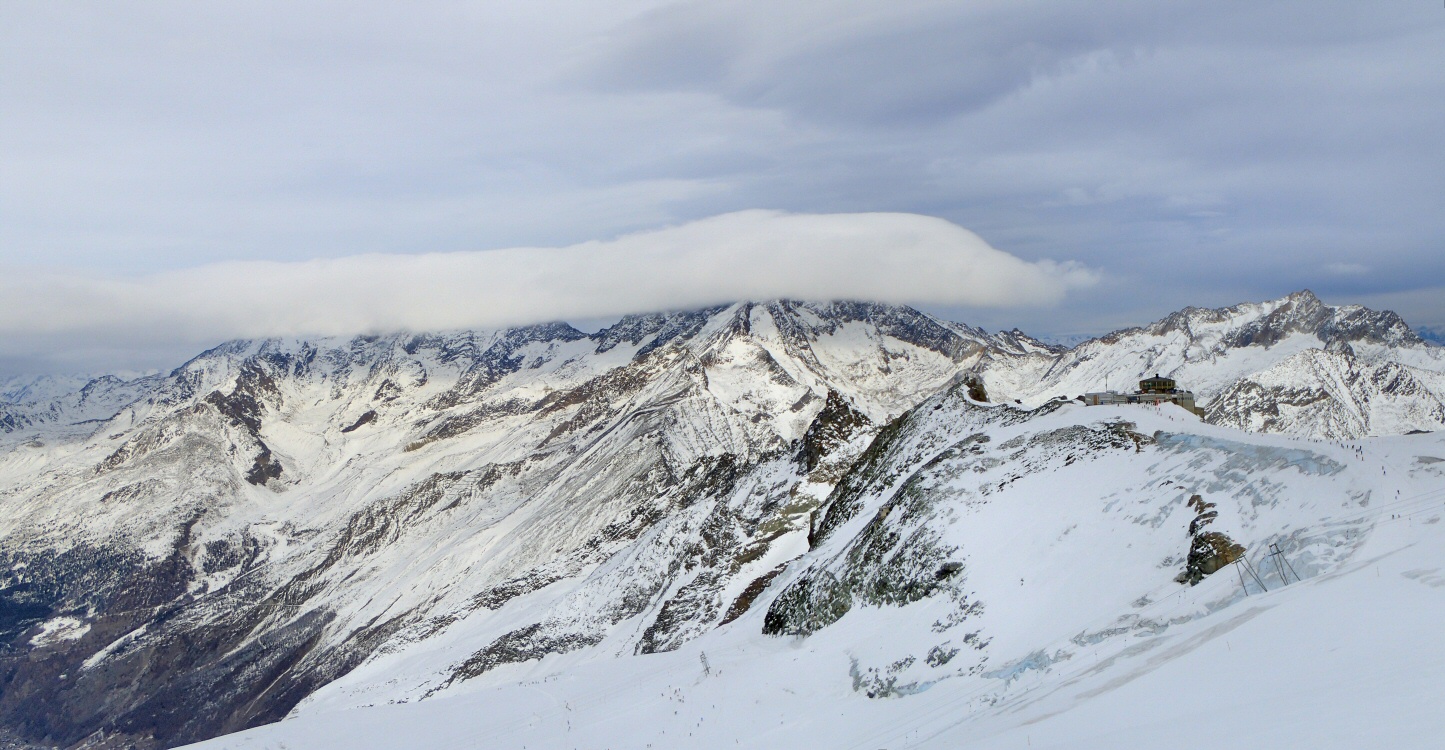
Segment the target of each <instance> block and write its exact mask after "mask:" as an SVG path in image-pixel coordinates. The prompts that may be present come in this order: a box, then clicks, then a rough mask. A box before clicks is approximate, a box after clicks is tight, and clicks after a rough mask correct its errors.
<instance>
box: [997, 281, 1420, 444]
mask: <svg viewBox="0 0 1445 750" xmlns="http://www.w3.org/2000/svg"><path fill="white" fill-rule="evenodd" d="M989 364H992V362H989V363H986V366H985V368H984V369H983V370H982V371H981V373H980V374H981V375H982V378H983V380H984V382H985V383H986V384H987V386H988V391H989V393H997V394H999V395H1000V396H1003V397H1005V398H1007V399H1020V400H1022V401H1023V402H1024V403H1026V404H1031V405H1037V404H1040V403H1043V402H1044V401H1047V400H1049V399H1051V398H1055V397H1057V396H1066V397H1069V398H1072V397H1074V396H1077V395H1079V394H1082V393H1087V392H1091V391H1101V390H1106V389H1113V390H1132V389H1133V388H1134V385H1135V381H1137V380H1138V379H1139V378H1143V377H1149V376H1150V375H1154V374H1160V375H1164V376H1166V377H1171V378H1174V379H1175V380H1176V381H1178V382H1179V383H1180V385H1181V387H1186V388H1189V389H1190V390H1193V391H1194V392H1195V394H1196V399H1197V401H1198V402H1199V404H1200V405H1201V406H1203V407H1205V408H1206V409H1207V418H1208V419H1209V420H1210V421H1211V422H1215V423H1217V424H1227V425H1233V426H1238V427H1244V428H1246V429H1254V430H1259V431H1264V432H1285V433H1290V434H1296V435H1305V436H1314V437H1327V438H1347V439H1348V438H1359V437H1364V436H1367V435H1398V434H1403V433H1406V432H1409V431H1411V430H1438V429H1442V428H1445V410H1442V408H1441V403H1442V401H1445V379H1442V375H1445V348H1441V347H1438V346H1434V345H1431V344H1429V343H1427V342H1425V341H1424V340H1422V339H1421V338H1420V337H1419V336H1417V335H1416V334H1415V333H1414V331H1412V330H1411V329H1410V327H1409V326H1408V325H1406V324H1405V322H1404V321H1403V320H1401V319H1400V317H1399V316H1398V315H1396V314H1394V313H1392V312H1388V311H1385V312H1378V311H1374V310H1369V309H1367V308H1363V307H1360V306H1358V305H1345V306H1330V305H1326V304H1324V303H1323V302H1321V301H1320V300H1319V298H1317V297H1316V296H1315V295H1314V294H1313V293H1311V292H1309V291H1302V292H1296V293H1295V294H1291V295H1289V296H1287V297H1283V298H1280V299H1277V300H1272V301H1269V302H1261V303H1247V304H1241V305H1235V306H1233V307H1227V308H1222V309H1202V308H1195V307H1190V308H1186V309H1184V310H1181V311H1179V312H1177V313H1174V314H1172V315H1169V316H1168V317H1165V318H1164V319H1163V320H1159V321H1157V322H1155V323H1152V324H1150V325H1148V326H1144V327H1142V328H1130V329H1126V330H1122V331H1116V332H1114V333H1111V334H1108V335H1107V336H1102V337H1100V338H1097V339H1092V340H1090V341H1086V342H1084V343H1082V344H1079V345H1078V346H1076V347H1074V348H1072V349H1069V350H1067V351H1064V352H1062V353H1058V354H1057V355H1055V356H1050V355H1048V354H1044V355H1037V356H1033V357H1028V358H1008V359H1006V360H1004V361H1002V362H999V363H998V364H997V365H996V366H992V367H990V366H987V365H989Z"/></svg>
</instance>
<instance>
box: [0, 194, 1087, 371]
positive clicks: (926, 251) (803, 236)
mask: <svg viewBox="0 0 1445 750" xmlns="http://www.w3.org/2000/svg"><path fill="white" fill-rule="evenodd" d="M1096 280H1097V274H1096V273H1095V272H1093V271H1091V270H1089V269H1086V268H1084V267H1082V266H1080V265H1079V264H1077V263H1073V262H1054V261H1034V262H1027V261H1023V260H1020V259H1019V258H1017V257H1015V256H1013V255H1010V254H1008V253H1005V252H1002V251H1000V250H997V249H994V248H993V247H990V246H989V245H988V243H986V242H984V241H983V240H982V239H981V238H980V237H979V236H978V235H976V234H974V233H972V232H970V231H968V230H966V229H964V228H962V227H959V226H957V225H955V224H952V223H950V222H947V221H944V220H942V219H937V218H933V217H928V216H919V215H916V214H897V213H873V214H790V213H784V212H779V211H758V210H755V211H743V212H737V213H731V214H724V215H721V216H715V217H711V218H708V219H703V220H699V221H694V222H690V223H686V224H682V225H680V226H675V227H669V228H665V229H658V230H652V231H646V232H637V233H633V234H628V235H624V236H622V237H619V238H617V239H613V240H608V241H591V242H584V243H580V244H576V245H570V246H567V247H560V248H510V249H503V250H488V251H472V252H453V253H427V254H419V255H403V254H366V255H356V256H350V257H343V258H330V259H319V260H307V261H295V262H279V261H246V262H225V263H215V264H207V265H202V266H198V267H194V268H189V269H184V270H177V271H167V272H162V273H156V274H151V275H146V276H141V277H133V278H123V277H116V276H110V277H100V276H78V275H73V274H56V273H38V272H29V273H27V272H14V273H11V274H8V275H7V276H6V277H5V278H4V279H3V280H0V295H3V296H4V297H5V298H6V299H7V300H9V302H10V304H7V305H6V306H5V307H4V308H0V337H3V338H4V340H6V341H8V342H11V343H10V347H11V349H10V351H6V352H4V353H3V354H4V355H8V356H9V357H11V358H19V357H22V356H25V355H27V354H28V355H29V356H35V355H37V354H38V355H41V356H49V357H52V358H60V357H64V356H66V353H67V352H76V351H87V350H90V349H94V348H96V347H100V348H102V349H106V348H108V349H112V350H114V349H118V348H125V349H129V350H131V351H132V352H135V353H139V352H143V351H147V350H156V351H157V353H160V351H162V350H169V351H175V350H176V347H178V346H186V345H190V346H192V347H195V346H204V345H207V344H211V343H215V342H217V341H220V340H223V339H228V338H251V337H263V336H278V335H334V334H356V333H367V332H377V331H393V330H446V329H457V328H490V327H498V326H507V325H515V324H525V323H537V322H544V321H549V320H565V319H572V320H576V319H583V318H600V317H607V316H616V315H622V314H626V313H632V312H646V311H654V310H675V309H691V308H697V307H702V306H706V305H709V304H714V303H720V302H730V301H734V300H740V299H772V298H779V297H792V298H802V299H864V300H879V301H887V302H897V303H913V304H925V305H947V306H964V307H993V308H999V307H1002V308H1020V307H1041V306H1044V307H1046V306H1053V305H1057V304H1058V303H1059V302H1061V301H1062V300H1063V298H1064V295H1065V294H1066V293H1067V292H1068V291H1070V290H1072V289H1078V288H1082V287H1086V286H1089V285H1091V284H1093V283H1095V281H1096ZM15 342H20V345H19V346H16V343H15ZM128 364H131V365H132V366H134V365H135V364H139V363H128Z"/></svg>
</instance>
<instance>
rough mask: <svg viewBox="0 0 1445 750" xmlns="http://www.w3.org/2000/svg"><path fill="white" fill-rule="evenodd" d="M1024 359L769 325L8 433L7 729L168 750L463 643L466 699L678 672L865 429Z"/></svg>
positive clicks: (1, 556) (404, 367)
mask: <svg viewBox="0 0 1445 750" xmlns="http://www.w3.org/2000/svg"><path fill="white" fill-rule="evenodd" d="M1014 345H1015V344H1014V343H1013V342H1000V341H996V340H995V339H993V338H992V337H989V336H987V335H985V334H982V333H981V332H976V331H973V330H972V329H968V328H966V327H963V326H957V325H943V324H940V323H939V322H938V321H935V320H933V319H931V318H929V317H927V316H924V315H922V314H919V313H916V312H914V311H911V310H907V309H905V308H891V307H884V306H878V305H868V304H853V303H835V304H824V305H808V304H799V303H789V302H776V303H769V304H739V305H734V306H731V307H727V308H719V309H713V310H706V311H700V312H695V313H682V314H674V315H649V316H637V317H631V318H627V319H624V320H622V321H621V322H619V323H618V324H617V325H615V326H613V327H611V328H608V329H606V330H604V331H601V332H599V333H597V334H594V335H592V336H587V335H584V334H582V333H580V332H578V331H576V330H575V329H573V328H571V327H569V326H566V325H561V324H558V325H547V326H534V327H528V328H519V329H513V330H507V331H500V332H490V333H459V334H454V335H417V336H412V335H407V336H391V337H371V338H366V337H363V338H357V339H352V340H328V341H320V342H310V341H282V340H270V341H259V342H234V343H231V344H226V345H224V346H221V347H217V348H216V349H213V350H211V351H209V352H206V353H205V354H203V355H201V356H199V357H197V358H196V359H194V360H192V361H191V362H189V363H187V364H186V365H185V366H183V367H181V368H179V369H178V370H176V371H175V372H174V373H172V374H170V375H169V376H168V377H165V378H161V379H159V380H156V381H153V382H151V381H148V382H147V383H145V384H143V385H144V386H145V392H144V395H142V396H140V397H139V398H137V399H135V400H134V401H132V402H131V403H129V404H128V405H126V406H124V408H121V409H120V410H119V411H117V412H115V413H114V414H113V415H112V416H110V417H109V418H108V419H104V420H101V421H99V422H96V423H91V424H86V425H84V435H85V436H84V437H75V436H74V434H73V431H74V430H76V429H81V427H80V426H77V425H74V424H71V425H64V426H56V425H54V424H52V423H48V422H44V421H43V420H38V419H32V420H30V421H29V422H28V423H27V424H26V425H25V426H24V427H23V428H17V429H13V430H11V431H10V432H9V433H8V434H7V436H6V440H7V444H6V445H5V448H4V450H5V452H4V454H3V456H0V504H3V505H4V508H5V514H4V520H3V522H0V541H3V547H0V570H3V571H4V580H3V581H0V596H3V597H4V598H3V603H4V609H3V611H0V614H3V618H0V629H3V631H4V632H3V634H0V637H3V640H4V641H5V642H6V643H7V644H8V651H9V653H8V654H6V657H4V658H9V659H12V660H13V661H12V662H11V663H12V664H13V665H15V666H14V667H13V669H14V671H13V672H11V673H10V674H9V676H8V678H7V680H6V683H5V684H6V688H5V690H4V693H3V695H0V717H3V720H4V723H5V724H6V725H9V726H16V727H20V728H22V730H23V732H24V733H25V734H26V735H27V736H29V737H32V738H35V737H44V738H48V741H50V742H53V743H55V744H58V745H62V746H64V745H69V744H72V743H75V742H79V741H81V740H82V739H84V738H86V737H90V736H93V735H94V734H95V733H96V732H102V733H103V734H105V735H106V736H112V735H113V736H114V740H113V741H112V740H107V742H111V744H115V745H117V746H119V745H124V744H125V743H132V742H135V743H140V744H146V743H154V744H157V745H171V744H175V743H176V742H178V741H183V740H188V739H198V738H201V737H206V736H211V735H214V734H217V733H219V732H225V731H231V730H234V729H239V728H242V727H245V726H249V725H252V724H256V723H260V722H265V721H271V720H275V719H279V718H281V717H282V716H284V715H285V714H286V712H287V711H289V710H290V709H291V708H292V707H293V706H294V705H295V703H296V702H297V701H298V700H300V699H301V698H303V697H305V696H306V695H307V694H309V693H311V692H312V691H314V690H315V689H317V688H319V687H321V686H322V685H324V684H326V683H328V682H330V681H332V680H334V679H335V678H337V677H339V676H341V675H344V674H345V673H347V672H348V671H349V670H351V669H352V668H354V667H355V666H356V665H357V664H360V663H362V662H363V661H365V660H366V659H368V658H371V657H372V656H373V655H376V654H381V653H385V652H389V651H394V650H397V649H400V648H402V647H403V646H404V645H405V644H408V643H412V642H418V641H425V640H429V639H431V638H433V637H434V636H435V635H436V634H438V633H440V632H444V631H448V629H449V628H450V626H451V625H452V624H453V623H454V622H456V621H457V620H459V619H462V618H470V619H469V622H471V623H472V626H473V627H472V629H471V631H470V632H471V637H472V638H477V639H481V640H482V641H483V642H482V643H480V645H479V646H478V649H479V651H478V653H477V655H476V656H475V658H469V659H465V660H462V661H461V663H458V664H456V665H454V666H453V668H452V670H451V671H450V672H449V673H448V674H446V675H444V676H445V678H446V680H448V681H452V680H464V679H466V678H468V677H471V676H474V675H477V674H481V673H484V672H486V671H488V670H490V669H492V668H494V667H495V666H497V665H499V664H506V663H510V662H515V661H521V660H526V659H530V658H534V657H536V656H539V655H541V654H545V653H550V652H562V651H568V650H572V649H577V648H582V647H585V646H589V645H593V644H597V643H600V642H602V641H603V640H604V639H606V638H608V637H611V636H612V635H613V634H614V631H616V630H617V629H618V628H634V626H635V625H637V623H638V622H642V627H640V628H636V632H633V633H632V635H631V636H630V640H629V641H628V648H629V649H631V650H633V651H636V652H638V653H645V652H649V651H656V650H664V649H668V648H672V647H675V646H676V645H677V644H679V643H681V642H684V641H685V640H687V639H688V638H690V637H692V636H693V635H695V634H696V633H698V632H702V631H705V630H707V629H709V628H711V627H712V626H714V625H716V624H717V623H718V622H720V621H722V620H723V619H725V618H727V617H728V616H729V615H730V614H731V610H730V608H731V607H733V606H734V605H735V603H736V600H737V599H738V598H739V597H740V596H741V595H742V594H743V592H744V590H745V589H747V587H748V586H749V585H751V584H753V583H754V582H755V581H757V580H759V579H761V578H763V577H765V576H766V575H767V574H769V573H770V572H772V571H774V570H775V569H776V568H777V567H778V566H780V565H781V564H782V563H784V562H786V561H787V560H788V559H790V558H792V557H795V556H796V555H798V554H800V553H801V552H802V551H803V549H804V548H805V547H806V538H807V533H808V523H809V518H810V514H811V512H812V511H813V510H814V509H815V508H816V507H817V505H818V503H819V502H820V501H821V500H822V498H823V497H825V496H826V495H827V493H828V491H829V489H830V488H831V486H832V483H833V482H835V481H836V480H837V479H838V477H839V476H840V475H841V474H842V473H843V472H844V471H846V469H847V467H848V465H849V464H850V463H851V457H852V456H855V455H856V454H857V453H859V452H861V451H862V450H863V449H864V448H865V447H866V445H867V442H868V440H869V438H870V437H871V436H872V434H873V433H874V432H876V430H877V429H878V426H879V425H882V424H886V423H887V422H888V421H889V420H891V419H894V418H895V417H897V416H898V415H899V414H901V413H902V412H904V411H906V410H907V409H909V408H911V407H912V406H913V405H914V404H916V403H917V402H918V401H920V400H922V399H923V398H925V397H927V396H928V395H930V394H931V393H934V392H936V391H937V390H938V389H939V388H941V387H944V386H947V385H948V384H950V383H951V382H953V381H954V380H955V378H957V377H959V375H960V373H961V372H963V371H964V370H965V369H966V368H967V367H968V366H969V365H970V363H973V362H975V361H977V359H978V357H979V356H980V353H981V352H982V351H984V350H985V349H988V348H991V347H1005V348H1007V347H1012V346H1014ZM67 403H69V402H67ZM30 413H31V414H34V413H38V412H34V411H32V412H30ZM700 538H701V539H705V540H706V541H705V543H702V542H699V541H698V540H699V539H700ZM541 591H547V592H549V594H548V596H546V597H544V598H538V597H536V596H530V595H533V594H536V593H537V592H541ZM560 592H566V594H567V595H566V596H560V597H559V596H556V594H557V593H560ZM511 602H520V603H523V604H524V605H525V607H526V608H527V609H526V610H525V611H526V614H525V615H521V614H519V613H518V612H517V611H515V608H508V605H509V603H511ZM539 602H546V604H545V605H543V604H541V603H539ZM478 613H480V614H478ZM639 618H644V619H645V621H642V620H639ZM61 675H65V678H64V679H63V680H62V678H61ZM57 686H61V687H57ZM440 686H441V685H440V684H439V685H434V686H432V687H433V688H436V687H440ZM198 707H204V710H200V709H199V708H198Z"/></svg>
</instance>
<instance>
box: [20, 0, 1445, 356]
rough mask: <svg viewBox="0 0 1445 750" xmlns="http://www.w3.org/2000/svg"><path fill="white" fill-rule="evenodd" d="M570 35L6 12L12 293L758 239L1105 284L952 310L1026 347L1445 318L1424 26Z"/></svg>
mask: <svg viewBox="0 0 1445 750" xmlns="http://www.w3.org/2000/svg"><path fill="white" fill-rule="evenodd" d="M558 7H559V6H556V5H548V4H546V3H508V2H495V3H476V4H474V3H451V2H432V1H430V0H419V1H418V2H416V3H408V4H406V5H405V6H397V5H395V4H390V3H379V2H368V1H362V2H354V3H348V4H345V5H327V4H309V3H284V4H282V3H273V4H258V3H246V4H233V5H221V4H202V5H198V4H195V3H186V2H170V3H168V2H156V3H147V4H144V5H140V6H125V7H121V6H106V5H102V4H91V5H75V4H70V5H62V4H17V3H12V4H7V5H4V6H3V7H0V96H3V97H4V101H5V103H6V116H5V117H3V118H0V160H3V163H4V165H5V168H4V169H3V170H0V207H3V212H4V215H3V221H0V263H3V264H7V265H12V266H15V265H24V266H54V267H64V268H75V269H80V270H83V271H88V272H90V273H92V274H93V275H100V276H106V277H118V276H126V275H132V276H133V275H136V274H149V275H156V274H161V273H164V272H166V271H168V270H174V269H177V268H183V267H192V266H197V265H202V264H212V263H218V262H224V261H260V260H269V261H278V262H291V261H298V260H306V259H318V260H319V259H326V258H345V257H349V256H353V255H357V254H365V253H381V254H408V253H452V252H461V251H472V250H481V249H487V248H507V247H515V246H522V245H531V246H567V245H572V244H575V243H580V242H584V241H586V240H588V239H591V238H596V237H611V236H617V235H619V234H623V233H628V232H634V231H638V230H644V229H648V228H653V227H658V226H667V225H673V224H678V223H681V222H686V221H689V220H695V219H701V218H703V217H709V216H714V215H717V214H721V213H727V212H732V211H738V210H744V209H753V208H760V207H761V208H771V209H780V210H785V211H791V212H800V213H837V212H874V211H893V212H908V213H918V214H927V215H932V216H937V217H940V218H942V219H946V220H948V221H950V222H952V223H954V224H957V225H959V226H964V227H968V228H969V229H971V230H973V231H975V232H978V233H979V234H980V235H981V236H983V237H984V238H986V239H987V241H988V242H989V243H990V244H992V245H993V246H995V247H998V248H1001V249H1003V250H1006V251H1007V252H1009V253H1010V254H1012V255H1015V256H1017V257H1019V258H1021V259H1023V260H1025V261H1033V260H1038V259H1043V258H1071V259H1075V260H1078V261H1080V262H1082V263H1083V264H1085V265H1086V266H1088V267H1090V268H1095V269H1098V270H1100V271H1101V273H1102V275H1103V281H1101V283H1100V284H1098V285H1097V286H1095V287H1092V288H1088V289H1080V290H1078V291H1077V292H1076V293H1075V294H1073V295H1071V296H1070V297H1069V298H1068V300H1067V301H1066V303H1065V304H1066V308H1063V309H1065V310H1066V311H1067V312H1066V314H1059V312H1057V311H1052V312H1049V311H1036V310H1033V309H1020V310H1011V311H1006V312H998V311H992V310H989V309H978V308H964V307H959V308H950V309H952V310H953V313H952V314H955V315H956V316H958V317H961V318H963V319H966V320H968V321H969V322H975V323H981V324H987V325H999V326H1003V327H1012V326H1013V325H1019V326H1022V327H1024V328H1025V329H1026V330H1030V331H1031V332H1037V333H1040V334H1048V333H1055V332H1058V333H1069V332H1073V331H1072V330H1069V331H1066V330H1063V329H1064V328H1070V329H1074V328H1086V329H1088V330H1092V331H1098V330H1102V329H1105V328H1107V327H1111V326H1113V325H1116V324H1123V325H1129V324H1136V323H1139V322H1142V321H1145V320H1149V319H1151V318H1153V317H1157V316H1158V315H1160V314H1163V313H1165V312H1168V311H1169V310H1172V309H1175V308H1177V307H1178V306H1180V305H1181V304H1209V305H1214V304H1229V303H1232V302H1237V301H1240V300H1242V299H1262V298H1267V297H1272V296H1276V295H1279V294H1284V293H1288V292H1290V291H1294V290H1296V289H1299V288H1301V287H1305V286H1308V287H1311V288H1313V289H1315V291H1317V292H1319V293H1321V294H1323V295H1325V296H1326V297H1327V299H1330V300H1331V301H1335V300H1339V301H1351V300H1358V299H1365V298H1367V297H1368V298H1371V299H1393V298H1395V297H1390V296H1389V295H1396V296H1397V297H1399V298H1401V299H1405V298H1408V299H1410V300H1413V301H1414V302H1412V304H1414V305H1415V308H1413V309H1416V310H1417V311H1419V310H1424V308H1425V307H1428V305H1429V304H1430V303H1429V302H1428V300H1430V299H1431V296H1430V294H1429V293H1428V290H1434V289H1438V288H1440V287H1441V286H1442V285H1445V253H1441V252H1440V246H1439V238H1440V237H1442V236H1445V214H1442V213H1441V212H1440V211H1439V210H1438V205H1437V204H1438V202H1439V196H1440V195H1445V150H1442V149H1440V148H1439V145H1438V139H1439V134H1438V129H1439V123H1440V122H1445V66H1440V65H1439V64H1438V63H1439V59H1440V57H1439V54H1440V53H1439V50H1441V49H1445V11H1442V9H1441V8H1440V7H1438V6H1432V5H1430V4H1429V3H1421V2H1416V1H1415V0H1409V1H1406V0H1383V1H1382V2H1373V3H1359V2H1354V1H1353V0H1311V1H1310V2H1303V0H1287V1H1286V2H1277V3H1258V2H1245V1H1244V0H1216V1H1215V2H1207V3H1206V2H1177V3H1157V2H1124V1H1122V0H1095V1H1093V2H1052V3H1020V2H1017V1H1016V0H976V1H975V0H970V2H949V1H938V0H889V1H888V2H882V1H874V0H833V1H829V2H817V1H813V0H799V1H798V2H789V3H776V2H772V3H764V2H760V1H759V2H753V1H750V0H737V1H736V2H708V3H697V2H684V3H673V2H662V1H660V0H659V1H656V2H655V1H653V0H628V1H627V2H622V1H620V0H577V1H576V2H568V3H566V4H565V12H558ZM1354 266H1363V267H1365V268H1367V269H1368V270H1367V271H1365V272H1362V273H1352V274H1340V273H1333V272H1331V271H1330V270H1329V269H1330V268H1347V267H1354ZM1436 299H1438V297H1437V298H1436ZM1435 305H1436V309H1439V308H1440V305H1439V303H1438V302H1436V303H1435ZM1422 306H1423V307H1422ZM1424 314H1425V313H1423V312H1417V316H1418V315H1424ZM1442 315H1445V312H1442ZM1437 317H1439V316H1437ZM17 346H18V345H17Z"/></svg>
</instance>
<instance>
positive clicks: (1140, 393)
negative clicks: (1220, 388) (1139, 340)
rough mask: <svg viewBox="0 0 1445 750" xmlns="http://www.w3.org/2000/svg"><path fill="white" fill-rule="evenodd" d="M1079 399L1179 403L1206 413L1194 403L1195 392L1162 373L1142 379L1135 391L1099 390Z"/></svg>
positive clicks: (1088, 403)
mask: <svg viewBox="0 0 1445 750" xmlns="http://www.w3.org/2000/svg"><path fill="white" fill-rule="evenodd" d="M1079 400H1081V401H1083V402H1084V404H1085V405H1086V406H1103V405H1105V404H1162V403H1170V404H1179V405H1180V406H1182V407H1184V408H1186V409H1188V410H1189V411H1192V412H1194V413H1195V414H1199V415H1203V414H1204V411H1203V410H1202V409H1200V408H1199V407H1198V406H1196V405H1195V404H1194V394H1193V393H1192V392H1190V391H1184V390H1180V389H1179V387H1178V385H1177V384H1176V383H1175V382H1174V379H1173V378H1166V377H1163V376H1161V375H1155V376H1154V377H1152V378H1144V379H1143V380H1140V381H1139V390H1137V391H1135V392H1133V393H1119V392H1118V391H1099V392H1097V393H1085V394H1084V395H1082V396H1080V397H1079Z"/></svg>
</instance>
